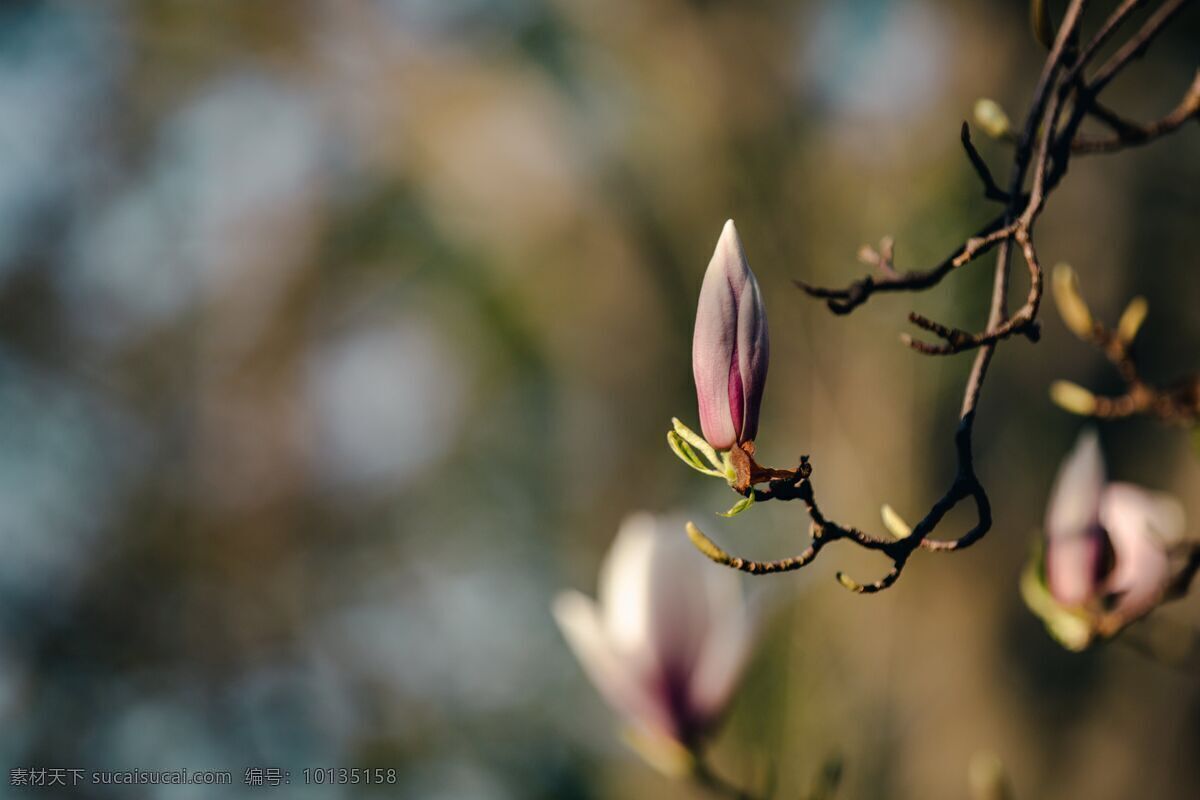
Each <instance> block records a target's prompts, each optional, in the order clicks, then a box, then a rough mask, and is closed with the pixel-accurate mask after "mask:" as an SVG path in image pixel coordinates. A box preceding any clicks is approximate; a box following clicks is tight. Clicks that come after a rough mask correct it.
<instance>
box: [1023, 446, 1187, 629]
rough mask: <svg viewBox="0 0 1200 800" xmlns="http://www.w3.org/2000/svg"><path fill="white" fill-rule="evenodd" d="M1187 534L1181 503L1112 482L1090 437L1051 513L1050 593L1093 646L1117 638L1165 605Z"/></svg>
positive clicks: (1056, 492)
mask: <svg viewBox="0 0 1200 800" xmlns="http://www.w3.org/2000/svg"><path fill="white" fill-rule="evenodd" d="M1183 528H1184V521H1183V513H1182V510H1181V509H1180V506H1179V503H1178V502H1177V501H1176V500H1175V499H1174V498H1171V497H1169V496H1167V495H1163V494H1159V493H1156V492H1150V491H1148V490H1146V489H1143V488H1141V487H1140V486H1135V485H1133V484H1131V483H1117V482H1108V481H1107V479H1106V478H1105V468H1104V457H1103V455H1102V454H1101V452H1100V443H1099V440H1098V439H1097V437H1096V434H1095V433H1094V432H1092V431H1085V432H1084V433H1083V434H1082V435H1081V436H1080V438H1079V441H1078V443H1077V444H1076V445H1075V448H1074V449H1073V450H1072V451H1071V453H1070V454H1069V455H1068V456H1067V458H1066V460H1064V462H1063V465H1062V467H1061V468H1060V469H1059V473H1058V477H1057V479H1056V480H1055V484H1054V488H1053V490H1052V492H1051V496H1050V502H1049V506H1048V508H1047V511H1046V541H1045V575H1046V587H1047V589H1048V590H1049V593H1050V595H1051V596H1052V597H1053V599H1054V600H1055V601H1056V602H1057V603H1058V604H1059V605H1060V606H1061V607H1062V608H1064V609H1066V610H1068V611H1070V612H1072V613H1074V614H1075V615H1076V617H1077V618H1078V619H1079V620H1080V621H1081V622H1082V623H1084V624H1085V626H1086V627H1087V629H1088V632H1087V638H1088V639H1090V638H1091V636H1094V635H1097V634H1098V635H1104V636H1107V635H1111V634H1112V633H1115V632H1116V631H1118V630H1120V629H1121V628H1122V627H1124V626H1125V625H1128V624H1129V623H1130V622H1132V621H1134V620H1136V619H1138V618H1139V617H1141V616H1143V615H1145V614H1146V613H1148V612H1149V611H1151V610H1153V609H1154V608H1155V607H1156V606H1157V605H1158V604H1159V603H1161V602H1162V600H1163V597H1164V593H1165V592H1166V589H1167V587H1168V585H1169V584H1170V582H1171V579H1172V567H1171V557H1170V556H1171V547H1172V545H1174V544H1176V543H1177V542H1178V541H1179V540H1180V538H1181V536H1182V534H1183Z"/></svg>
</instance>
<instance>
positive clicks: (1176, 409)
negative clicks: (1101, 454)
mask: <svg viewBox="0 0 1200 800" xmlns="http://www.w3.org/2000/svg"><path fill="white" fill-rule="evenodd" d="M1081 338H1083V340H1084V341H1085V342H1087V343H1088V344H1091V345H1092V346H1093V347H1095V348H1097V349H1098V350H1100V351H1101V352H1102V353H1104V356H1105V357H1106V358H1107V359H1108V361H1109V363H1110V364H1112V365H1113V368H1114V369H1116V371H1117V373H1118V374H1119V375H1120V376H1121V380H1122V381H1123V382H1124V383H1125V391H1124V392H1122V393H1121V394H1119V395H1116V396H1112V397H1104V396H1093V398H1092V400H1093V404H1092V408H1091V410H1090V413H1087V414H1084V416H1088V417H1092V418H1094V419H1103V420H1113V419H1125V418H1127V417H1133V416H1139V415H1145V416H1150V417H1154V418H1156V419H1158V420H1159V421H1161V422H1165V423H1168V424H1174V425H1185V426H1190V425H1195V424H1197V422H1200V374H1195V375H1189V376H1187V377H1184V378H1182V379H1180V380H1178V381H1176V382H1175V383H1173V384H1171V385H1170V386H1167V387H1162V388H1160V387H1158V386H1155V385H1153V384H1151V383H1149V382H1147V381H1146V380H1145V379H1144V378H1143V377H1142V373H1141V369H1140V368H1139V366H1138V363H1137V358H1136V356H1135V355H1134V353H1133V342H1132V336H1129V337H1125V336H1122V335H1121V334H1120V333H1119V332H1118V331H1116V330H1113V329H1110V328H1108V327H1106V326H1105V325H1103V324H1102V323H1099V322H1095V323H1093V326H1092V330H1091V332H1090V334H1089V335H1087V336H1084V337H1081ZM1085 391H1086V390H1085ZM1073 410H1075V411H1076V413H1080V410H1078V409H1073Z"/></svg>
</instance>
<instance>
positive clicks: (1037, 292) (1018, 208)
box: [689, 0, 1200, 593]
mask: <svg viewBox="0 0 1200 800" xmlns="http://www.w3.org/2000/svg"><path fill="white" fill-rule="evenodd" d="M1188 1H1189V0H1167V2H1165V3H1164V4H1163V5H1162V6H1160V7H1159V8H1158V9H1157V11H1156V12H1155V13H1154V14H1153V15H1152V16H1151V17H1150V19H1148V20H1147V22H1146V23H1145V24H1144V25H1143V27H1142V28H1141V30H1140V31H1139V32H1138V33H1137V34H1135V35H1134V36H1133V37H1132V38H1131V39H1130V40H1129V41H1128V42H1126V43H1125V44H1124V45H1123V46H1122V47H1120V48H1119V49H1118V50H1117V52H1116V53H1115V54H1114V55H1113V56H1112V57H1111V58H1110V59H1109V60H1108V61H1107V62H1105V64H1104V65H1103V66H1102V67H1101V68H1100V70H1099V71H1098V73H1097V75H1096V76H1095V77H1094V78H1093V79H1092V81H1091V82H1090V83H1089V82H1086V81H1085V80H1084V79H1083V77H1082V76H1083V69H1084V67H1085V66H1086V65H1087V64H1088V63H1089V62H1090V61H1091V60H1092V59H1093V57H1094V56H1095V55H1096V54H1097V53H1098V52H1099V50H1100V48H1101V46H1102V45H1103V44H1104V43H1105V42H1107V41H1108V40H1109V38H1111V37H1112V36H1113V34H1114V33H1115V32H1116V31H1117V29H1118V28H1119V27H1120V26H1121V24H1122V23H1123V22H1124V21H1125V20H1126V19H1127V18H1128V16H1129V14H1131V13H1132V12H1133V11H1134V10H1136V9H1137V8H1138V7H1140V6H1142V5H1144V2H1143V0H1126V2H1124V3H1122V4H1121V5H1120V6H1119V7H1118V8H1117V9H1116V10H1115V11H1114V12H1113V13H1112V14H1110V15H1109V17H1108V18H1107V20H1106V21H1105V23H1104V24H1103V26H1102V27H1101V28H1100V30H1099V32H1098V33H1097V34H1096V35H1095V36H1094V37H1093V38H1092V39H1091V40H1090V41H1089V42H1088V43H1087V44H1086V45H1085V46H1084V47H1083V48H1082V49H1080V48H1079V46H1078V44H1079V30H1080V23H1081V18H1082V14H1083V12H1084V9H1085V8H1086V7H1087V5H1088V0H1071V2H1070V4H1069V5H1068V7H1067V10H1066V13H1065V15H1064V17H1063V21H1062V24H1061V26H1060V27H1059V30H1058V33H1057V35H1056V38H1055V41H1054V43H1053V46H1052V47H1051V48H1050V52H1049V54H1048V55H1047V57H1046V62H1045V64H1044V66H1043V68H1042V72H1041V75H1040V77H1039V79H1038V83H1037V85H1036V87H1035V90H1034V93H1033V100H1032V102H1031V103H1030V107H1029V110H1028V112H1027V114H1026V118H1025V123H1024V126H1023V129H1022V132H1021V135H1020V136H1019V137H1017V140H1016V148H1015V151H1014V154H1013V160H1012V168H1011V174H1010V181H1009V188H1008V190H1007V191H1004V190H1002V189H1000V187H999V186H998V185H997V184H996V181H995V179H994V178H993V176H992V173H991V170H990V169H989V168H988V166H987V164H986V162H985V161H984V160H983V158H982V157H981V156H980V154H979V153H978V151H977V150H976V149H975V147H974V145H973V144H972V142H971V139H970V131H969V128H968V127H967V126H966V125H964V126H963V128H962V130H961V140H962V144H963V148H964V150H965V151H966V154H967V158H968V159H969V160H970V162H971V165H972V167H973V168H974V170H975V172H976V174H977V175H978V176H979V179H980V181H981V182H982V183H983V186H984V193H985V196H987V197H989V198H990V199H995V200H1000V201H1002V202H1004V203H1005V211H1004V213H1003V214H1002V215H1001V216H999V217H997V218H995V219H993V220H992V221H990V222H989V223H987V224H986V225H985V226H984V227H983V228H982V229H980V230H979V231H978V232H977V233H976V234H975V235H974V236H972V237H971V238H969V239H968V240H967V241H966V242H964V243H963V244H961V245H959V246H958V247H957V248H956V249H955V250H954V251H953V252H952V253H951V254H950V255H949V256H947V257H946V258H945V259H944V260H943V261H942V262H940V263H939V264H937V265H936V266H934V267H932V268H930V269H927V270H914V271H907V272H903V273H900V272H897V270H896V269H895V267H894V262H893V258H892V252H891V244H890V241H889V242H888V243H887V244H886V245H885V246H882V247H881V252H876V251H875V250H873V249H871V248H864V249H863V250H862V251H861V252H860V257H862V258H863V260H865V261H867V262H868V263H871V264H873V265H875V266H877V267H878V268H879V271H880V272H881V273H882V275H881V276H875V275H868V276H866V277H863V278H860V279H859V280H857V281H855V282H853V283H851V284H850V285H849V286H846V287H844V288H825V287H818V286H813V285H811V284H808V283H805V282H803V281H796V285H797V286H798V287H799V288H801V289H802V290H803V291H805V292H806V293H807V294H808V295H810V296H812V297H815V298H819V299H823V300H825V301H826V304H827V305H828V307H829V309H830V310H831V311H833V312H834V313H835V314H847V313H849V312H851V311H853V310H854V309H855V308H857V307H858V306H859V305H862V304H863V303H864V302H866V301H867V300H868V299H869V298H870V297H871V296H872V295H873V294H875V293H877V292H892V291H920V290H923V289H928V288H930V287H932V286H935V285H936V284H937V283H939V282H940V281H941V280H942V278H944V277H945V276H946V275H948V274H949V273H950V272H952V271H953V270H955V269H957V268H958V267H961V266H963V265H965V264H967V263H970V262H971V261H973V260H975V259H976V258H978V257H979V256H981V255H983V254H984V253H986V252H988V251H989V250H991V249H993V248H995V249H996V251H997V253H996V266H995V271H994V277H993V286H992V299H991V304H990V308H989V312H988V320H987V325H986V327H985V329H984V330H983V331H981V332H979V333H969V332H967V331H964V330H962V329H959V328H953V327H949V326H946V325H943V324H941V323H938V322H935V321H934V320H931V319H928V318H927V317H924V316H921V315H919V314H915V313H914V314H911V315H910V316H909V320H910V321H911V322H912V323H913V324H915V325H917V326H918V327H920V328H922V329H923V330H926V331H928V332H930V333H932V334H934V335H935V336H938V337H939V338H941V339H942V340H943V341H944V342H945V344H944V345H930V344H927V343H920V342H913V341H912V340H911V339H910V340H909V343H910V345H911V346H913V347H914V348H915V349H918V350H920V351H921V352H926V353H930V354H937V355H948V354H952V353H959V352H964V351H966V350H975V351H976V356H975V361H974V363H973V365H972V367H971V372H970V374H969V376H968V378H967V383H966V386H965V388H964V391H963V402H962V409H961V412H960V417H959V424H958V427H957V429H956V431H955V436H954V441H955V454H956V459H957V468H956V470H955V475H954V479H953V481H952V482H951V484H950V486H949V488H947V490H946V491H945V492H944V493H943V494H942V496H941V497H940V498H938V500H937V501H936V502H935V503H934V504H933V505H932V506H931V507H930V509H929V511H927V512H926V514H925V516H924V517H923V518H922V519H921V520H920V521H919V522H917V524H916V525H914V526H913V527H912V529H911V531H910V532H908V535H907V536H903V537H902V538H896V537H890V538H881V537H877V536H873V535H871V534H869V533H866V532H864V531H862V530H860V529H858V528H854V527H849V526H845V525H841V524H839V523H837V522H834V521H832V520H830V519H828V518H827V517H826V516H825V515H824V513H823V512H822V510H821V508H820V507H819V505H818V504H817V500H816V496H815V492H814V490H813V486H812V481H811V475H812V467H811V465H810V464H809V463H808V458H807V456H803V457H801V461H800V465H799V467H797V469H795V470H783V471H781V470H768V469H764V468H762V467H760V466H758V465H757V464H756V463H755V462H754V458H753V456H754V451H753V447H748V448H747V449H746V450H745V451H742V450H737V449H735V451H734V458H733V461H734V464H735V468H736V471H737V474H738V480H737V482H736V484H735V486H734V488H735V489H736V490H737V491H739V492H740V493H741V494H743V495H746V496H749V495H751V494H752V495H753V497H754V499H755V501H756V502H757V501H766V500H784V501H786V500H800V501H801V502H802V503H804V505H805V507H806V508H807V510H808V514H809V517H810V518H811V520H812V523H811V528H810V532H811V541H810V543H809V545H808V547H806V548H805V549H804V550H803V551H802V552H800V553H799V554H797V555H794V556H791V557H789V558H784V559H779V560H776V561H752V560H749V559H744V558H740V557H737V556H733V555H730V554H729V553H727V552H725V551H724V550H722V549H721V548H720V547H718V546H717V545H716V544H714V543H713V542H712V541H711V540H710V539H708V537H706V536H705V535H704V534H703V533H701V532H700V531H699V530H698V529H696V528H695V526H689V535H691V537H692V541H693V542H694V543H695V544H696V546H697V547H698V548H699V549H700V550H701V551H702V552H704V553H705V555H707V556H708V557H709V558H711V559H713V560H714V561H717V562H718V563H721V564H725V565H726V566H729V567H732V568H734V569H739V570H742V571H744V572H749V573H752V574H768V573H774V572H789V571H792V570H796V569H800V568H802V567H804V566H806V565H807V564H809V563H811V562H812V561H813V560H814V559H815V558H816V557H817V555H818V554H819V553H820V551H821V549H822V548H824V547H825V546H826V545H827V544H829V543H830V542H835V541H838V540H840V539H845V540H849V541H851V542H853V543H854V544H856V545H858V546H860V547H862V548H864V549H867V550H873V551H876V552H880V553H882V554H884V555H885V556H887V557H889V558H890V559H891V560H892V568H891V569H890V570H889V571H888V572H887V573H886V574H884V575H883V577H881V578H879V579H878V580H876V581H873V582H871V583H867V584H860V583H858V582H856V581H854V580H852V579H850V578H848V577H846V576H845V575H843V574H841V573H839V574H838V580H839V581H840V582H841V583H842V584H843V585H844V586H846V587H847V588H849V589H851V590H853V591H856V592H860V593H871V592H877V591H880V590H882V589H886V588H887V587H889V586H891V585H892V584H893V583H895V581H896V580H897V579H898V578H899V576H900V573H901V572H902V571H903V569H904V566H905V564H907V562H908V559H909V557H910V556H911V555H912V554H913V553H914V552H915V551H916V550H918V549H923V550H932V551H956V550H961V549H963V548H965V547H968V546H970V545H971V544H973V543H975V542H977V541H979V540H980V539H981V538H983V536H985V535H986V534H987V532H988V531H989V530H990V529H991V526H992V512H991V505H990V501H989V500H988V496H987V492H986V490H985V489H984V487H983V485H982V483H981V482H980V481H979V478H978V476H977V475H976V474H975V469H974V460H973V457H972V448H971V441H972V430H973V427H974V421H975V410H976V407H977V405H978V402H979V397H980V394H981V392H982V389H983V384H984V381H985V379H986V376H987V371H988V367H989V366H990V364H991V359H992V356H993V355H994V354H995V351H996V347H997V345H998V344H999V342H1001V341H1003V340H1005V339H1008V338H1011V337H1013V336H1015V335H1018V334H1021V335H1025V336H1027V337H1029V338H1030V339H1031V340H1033V341H1036V340H1037V338H1038V332H1039V329H1038V326H1037V314H1038V310H1039V307H1040V303H1041V298H1042V292H1043V289H1042V286H1043V271H1042V268H1041V265H1040V263H1039V260H1038V256H1037V252H1036V249H1035V247H1034V243H1033V228H1034V225H1035V223H1036V221H1037V219H1038V217H1039V215H1040V214H1041V212H1042V210H1043V208H1044V207H1045V203H1046V200H1047V198H1048V197H1049V195H1050V194H1051V192H1052V191H1053V190H1054V189H1055V187H1056V186H1057V185H1058V184H1059V182H1060V181H1061V180H1062V178H1063V176H1064V175H1065V174H1066V171H1067V165H1068V163H1069V161H1070V157H1071V154H1072V144H1073V143H1074V142H1075V141H1076V134H1077V132H1078V129H1079V125H1080V123H1081V122H1082V120H1083V118H1084V116H1085V115H1086V114H1087V113H1089V111H1090V110H1091V109H1093V108H1094V107H1095V101H1096V98H1097V96H1098V95H1099V93H1100V92H1101V91H1102V90H1103V89H1104V87H1105V86H1106V85H1107V84H1108V83H1109V82H1110V81H1111V80H1112V78H1113V77H1115V76H1116V74H1117V73H1119V72H1120V71H1121V70H1122V69H1124V67H1125V66H1126V65H1127V64H1128V63H1130V62H1131V61H1132V60H1134V59H1135V58H1137V57H1139V56H1140V55H1141V54H1142V53H1144V52H1145V50H1146V48H1147V47H1148V46H1149V44H1150V42H1151V41H1152V40H1153V39H1154V38H1155V37H1156V36H1157V35H1158V33H1159V32H1161V30H1162V29H1163V27H1165V25H1166V24H1167V22H1169V21H1170V19H1171V18H1172V17H1173V16H1174V15H1175V14H1176V13H1178V11H1179V9H1180V8H1181V7H1182V6H1183V5H1184V4H1186V3H1187V2H1188ZM1189 96H1190V95H1189ZM1068 107H1069V108H1070V109H1071V110H1070V113H1069V114H1064V113H1063V109H1065V108H1068ZM1060 117H1065V119H1061V120H1060ZM1184 121H1186V119H1185V120H1184ZM1182 124H1183V122H1182V121H1181V122H1179V124H1178V125H1175V128H1177V127H1179V126H1180V125H1182ZM1150 127H1151V126H1147V129H1149V128H1150ZM1172 129H1174V128H1172ZM1114 130H1115V131H1116V135H1117V136H1118V137H1122V136H1124V137H1126V139H1129V138H1130V137H1136V136H1137V134H1136V133H1134V131H1135V126H1134V125H1133V124H1132V123H1126V124H1125V125H1124V127H1122V128H1120V129H1117V128H1115V127H1114ZM1157 135H1162V134H1161V133H1158V134H1155V135H1154V136H1150V137H1149V138H1155V137H1156V136H1157ZM1031 167H1032V174H1033V177H1032V182H1031V186H1030V189H1029V192H1028V193H1027V194H1026V193H1024V192H1023V188H1024V186H1025V182H1026V179H1027V178H1028V177H1029V173H1030V168H1031ZM1014 246H1015V247H1017V248H1019V251H1020V253H1021V255H1022V257H1023V258H1024V261H1025V264H1026V266H1027V268H1028V271H1029V278H1030V288H1029V293H1028V295H1027V297H1026V299H1025V302H1024V303H1023V304H1022V306H1021V307H1020V308H1019V309H1018V310H1017V312H1016V313H1015V314H1012V315H1011V316H1010V315H1009V313H1008V289H1009V257H1010V255H1011V252H1012V249H1013V247H1014ZM1189 391H1190V392H1191V395H1189V396H1194V397H1196V398H1198V400H1197V403H1198V404H1200V380H1197V381H1196V383H1195V385H1193V386H1191V388H1190V389H1189ZM761 484H766V488H765V489H763V488H757V487H758V486H759V485H761ZM968 498H969V499H971V500H973V501H974V505H975V513H976V523H975V524H974V525H973V526H972V527H971V528H970V529H969V530H968V531H967V532H966V533H964V534H963V535H962V536H960V537H958V538H957V539H951V540H937V539H932V538H930V535H931V534H932V533H933V532H934V531H935V530H936V529H937V528H938V526H939V525H940V524H941V522H942V520H943V518H944V517H945V515H946V514H947V513H949V512H950V510H951V509H953V508H954V507H956V506H957V505H958V504H959V503H961V502H963V501H964V500H967V499H968ZM1197 559H1198V563H1200V556H1197ZM1196 569H1198V570H1200V565H1198V566H1197V567H1196Z"/></svg>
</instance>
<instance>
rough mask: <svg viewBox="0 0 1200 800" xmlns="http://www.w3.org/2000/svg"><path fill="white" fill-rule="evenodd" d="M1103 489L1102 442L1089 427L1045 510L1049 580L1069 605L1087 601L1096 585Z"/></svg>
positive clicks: (1052, 589) (1066, 462)
mask: <svg viewBox="0 0 1200 800" xmlns="http://www.w3.org/2000/svg"><path fill="white" fill-rule="evenodd" d="M1103 490H1104V457H1103V456H1102V455H1101V453H1100V442H1099V440H1098V439H1097V437H1096V434H1095V432H1094V431H1091V430H1087V431H1084V433H1083V434H1081V435H1080V437H1079V440H1078V442H1077V443H1076V445H1075V448H1074V449H1073V450H1072V451H1071V453H1070V454H1069V455H1068V456H1067V458H1066V459H1065V460H1064V461H1063V464H1062V466H1061V467H1060V468H1059V471H1058V476H1057V477H1056V478H1055V481H1054V488H1053V489H1052V490H1051V492H1050V502H1049V505H1048V507H1047V509H1046V583H1047V585H1048V587H1049V589H1050V593H1051V594H1052V595H1054V598H1055V599H1056V600H1058V602H1060V603H1062V604H1064V605H1067V606H1077V605H1082V604H1083V603H1086V602H1087V601H1088V600H1090V599H1091V598H1092V597H1093V596H1094V594H1095V592H1096V590H1097V588H1098V582H1099V580H1100V576H1099V574H1098V572H1099V569H1100V562H1101V556H1102V555H1103V541H1104V539H1103V536H1104V534H1103V531H1101V530H1100V497H1101V494H1102V492H1103Z"/></svg>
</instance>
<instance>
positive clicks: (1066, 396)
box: [1050, 381, 1096, 417]
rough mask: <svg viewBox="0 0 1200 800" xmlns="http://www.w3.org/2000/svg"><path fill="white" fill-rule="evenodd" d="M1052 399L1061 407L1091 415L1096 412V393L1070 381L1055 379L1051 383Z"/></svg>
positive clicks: (1083, 414)
mask: <svg viewBox="0 0 1200 800" xmlns="http://www.w3.org/2000/svg"><path fill="white" fill-rule="evenodd" d="M1050 399H1051V400H1053V401H1054V404H1055V405H1057V406H1058V407H1059V408H1062V409H1064V410H1066V411H1070V412H1071V413H1072V414H1079V415H1080V416H1083V417H1090V416H1091V415H1092V414H1094V413H1096V395H1094V394H1092V393H1091V392H1089V391H1088V390H1087V389H1085V388H1083V387H1082V386H1080V385H1079V384H1078V383H1071V382H1070V381H1055V382H1054V383H1052V384H1050Z"/></svg>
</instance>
